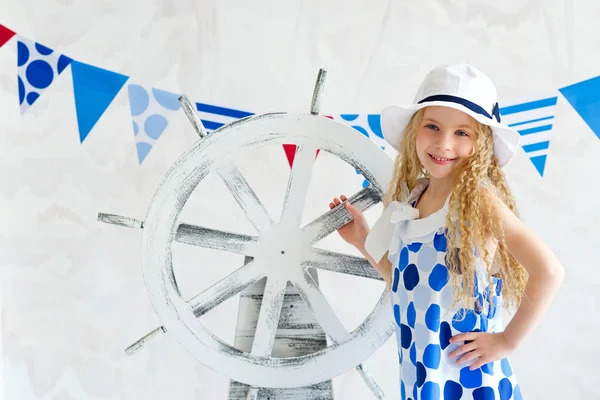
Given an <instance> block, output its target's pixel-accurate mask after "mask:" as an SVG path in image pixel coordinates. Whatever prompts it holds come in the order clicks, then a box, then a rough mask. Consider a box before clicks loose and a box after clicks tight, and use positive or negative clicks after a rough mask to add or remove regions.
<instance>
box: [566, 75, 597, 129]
mask: <svg viewBox="0 0 600 400" xmlns="http://www.w3.org/2000/svg"><path fill="white" fill-rule="evenodd" d="M558 90H559V91H560V93H561V94H562V95H563V96H565V99H567V101H568V102H569V103H570V104H571V106H572V107H573V108H574V109H575V111H577V113H578V114H579V116H580V117H581V118H583V120H584V121H585V123H586V124H587V125H588V126H589V127H590V128H591V129H592V131H593V132H594V133H595V134H596V136H597V137H598V138H599V139H600V76H597V77H595V78H592V79H588V80H585V81H582V82H578V83H575V84H573V85H570V86H565V87H564V88H561V89H558Z"/></svg>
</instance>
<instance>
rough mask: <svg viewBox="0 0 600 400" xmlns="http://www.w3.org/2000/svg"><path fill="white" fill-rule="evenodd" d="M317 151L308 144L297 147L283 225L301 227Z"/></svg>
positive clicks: (284, 202)
mask: <svg viewBox="0 0 600 400" xmlns="http://www.w3.org/2000/svg"><path fill="white" fill-rule="evenodd" d="M316 151H317V149H316V148H315V147H313V146H310V145H307V144H300V145H298V146H297V147H296V155H295V156H294V163H293V164H292V170H291V172H290V178H289V180H288V186H287V190H286V193H285V199H284V201H283V209H282V212H281V223H283V224H286V225H289V226H290V227H293V228H297V227H299V226H300V221H301V219H302V213H303V211H304V202H305V200H306V192H307V191H308V185H309V183H310V178H311V175H312V171H313V166H314V163H315V156H316Z"/></svg>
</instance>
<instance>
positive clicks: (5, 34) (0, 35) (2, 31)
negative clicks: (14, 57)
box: [0, 24, 15, 47]
mask: <svg viewBox="0 0 600 400" xmlns="http://www.w3.org/2000/svg"><path fill="white" fill-rule="evenodd" d="M13 36H15V33H14V32H13V31H11V30H10V29H8V28H7V27H5V26H4V25H2V24H0V47H2V46H4V43H6V42H8V41H9V40H10V38H12V37H13Z"/></svg>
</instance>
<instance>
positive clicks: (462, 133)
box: [456, 131, 469, 136]
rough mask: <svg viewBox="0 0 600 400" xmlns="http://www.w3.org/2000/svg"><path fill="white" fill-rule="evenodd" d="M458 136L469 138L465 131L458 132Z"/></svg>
mask: <svg viewBox="0 0 600 400" xmlns="http://www.w3.org/2000/svg"><path fill="white" fill-rule="evenodd" d="M456 134H457V135H458V136H469V134H468V133H467V132H465V131H458V132H456Z"/></svg>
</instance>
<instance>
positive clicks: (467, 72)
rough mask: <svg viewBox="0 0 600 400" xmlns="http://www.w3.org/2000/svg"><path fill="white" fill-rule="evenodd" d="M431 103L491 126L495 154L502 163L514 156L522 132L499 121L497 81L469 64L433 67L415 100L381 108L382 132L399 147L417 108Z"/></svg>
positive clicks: (391, 142)
mask: <svg viewBox="0 0 600 400" xmlns="http://www.w3.org/2000/svg"><path fill="white" fill-rule="evenodd" d="M428 106H443V107H451V108H454V109H457V110H460V111H462V112H464V113H467V114H469V115H470V116H471V117H473V118H474V119H475V120H477V121H479V122H481V123H482V124H484V125H488V126H490V127H491V128H492V132H493V135H494V154H495V155H496V157H497V159H498V164H499V165H500V167H503V166H505V165H506V164H508V162H509V161H510V160H511V159H512V157H513V155H514V154H515V152H516V151H517V149H518V148H519V142H520V140H521V135H519V133H518V132H517V131H515V130H514V129H511V128H509V127H508V126H506V125H505V124H503V123H501V122H500V108H499V106H498V95H497V92H496V87H495V86H494V83H493V82H492V81H491V80H490V78H488V77H487V76H486V75H485V74H483V73H482V72H481V71H479V70H477V69H476V68H474V67H473V66H471V65H469V64H451V65H441V66H439V67H436V68H434V69H433V70H432V71H430V72H429V73H428V74H427V76H426V77H425V79H424V80H423V83H421V86H420V87H419V89H418V90H417V94H416V96H415V100H414V104H407V105H398V104H394V105H390V106H387V107H386V108H385V109H384V110H383V111H382V112H381V132H382V134H383V137H384V139H385V140H386V141H387V142H388V143H389V144H390V145H391V146H392V147H393V148H394V149H396V150H397V151H398V150H399V147H400V140H401V139H402V134H403V132H404V128H406V125H408V122H409V121H410V118H411V117H412V116H413V115H414V113H415V112H417V111H418V110H420V109H422V108H425V107H428Z"/></svg>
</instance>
